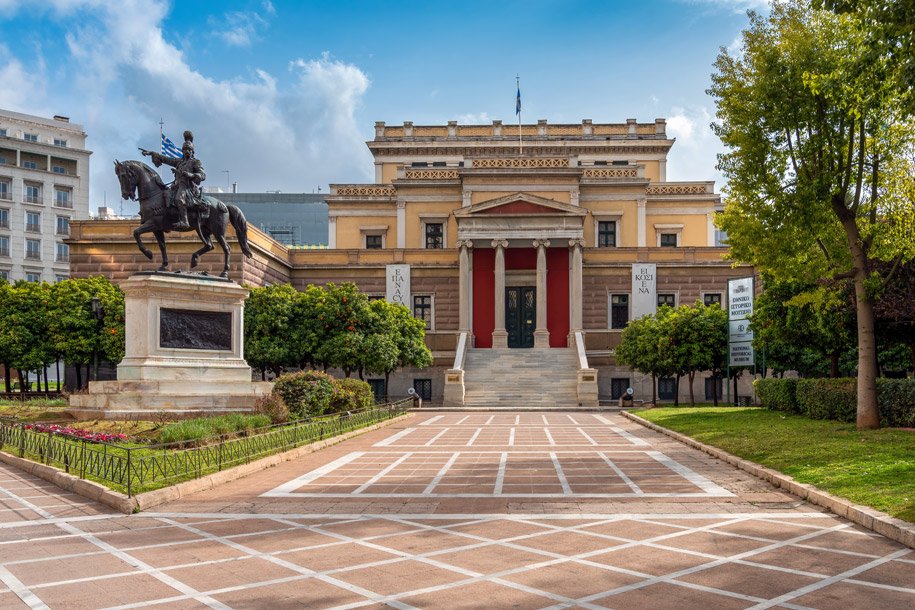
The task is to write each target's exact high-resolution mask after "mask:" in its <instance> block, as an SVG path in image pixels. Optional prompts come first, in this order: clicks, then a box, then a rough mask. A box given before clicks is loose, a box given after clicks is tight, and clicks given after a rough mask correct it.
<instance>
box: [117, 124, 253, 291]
mask: <svg viewBox="0 0 915 610" xmlns="http://www.w3.org/2000/svg"><path fill="white" fill-rule="evenodd" d="M140 152H141V153H142V154H143V156H148V157H152V162H153V163H154V164H155V165H156V167H160V166H162V165H163V164H165V165H169V166H171V168H172V173H174V175H175V180H174V182H171V183H170V184H169V185H166V184H165V183H163V182H162V179H161V178H160V177H159V174H158V173H157V172H156V170H154V169H153V168H151V167H149V166H148V165H146V164H145V163H142V162H140V161H115V162H114V171H115V173H116V174H117V176H118V181H119V182H120V183H121V197H122V198H124V199H132V200H135V201H139V202H140V221H141V224H140V226H139V227H138V228H137V229H136V230H135V231H134V232H133V237H134V239H136V240H137V246H138V247H139V248H140V252H142V253H143V254H144V255H146V258H148V259H150V260H152V257H153V255H152V252H150V251H149V249H148V248H147V247H146V246H144V245H143V241H142V240H141V239H140V236H141V235H143V234H144V233H152V234H153V235H154V236H155V237H156V242H157V243H158V244H159V250H160V251H161V252H162V265H161V266H160V267H159V269H158V270H159V271H167V270H168V255H167V254H166V252H165V233H168V232H170V231H179V232H184V231H191V230H193V231H196V232H197V236H198V237H199V238H200V241H202V242H203V247H202V248H200V249H199V250H197V251H196V252H194V254H193V255H192V256H191V268H193V267H196V266H197V262H198V259H199V258H200V255H202V254H205V253H207V252H209V251H210V250H212V249H213V247H214V246H213V241H212V240H211V239H210V236H211V235H212V236H213V237H215V238H216V241H217V242H219V245H220V246H222V251H223V252H224V253H225V265H224V266H223V269H222V273H220V274H219V277H229V253H230V252H231V250H230V249H229V244H228V243H226V228H227V227H228V225H229V223H230V222H231V223H232V227H233V228H234V229H235V235H236V236H237V237H238V245H239V246H241V251H242V252H243V253H244V254H245V256H247V257H248V258H251V250H250V249H249V248H248V223H247V222H246V221H245V215H244V214H242V212H241V210H240V209H238V208H237V207H236V206H234V205H226V204H225V203H223V202H222V201H219V200H218V199H216V198H215V197H211V196H209V195H203V194H201V193H200V189H199V186H200V183H201V182H202V181H203V180H205V179H206V174H205V173H204V172H203V166H202V165H201V163H200V160H199V159H197V158H196V157H194V134H192V133H191V132H190V131H185V132H184V145H183V146H182V147H181V153H182V155H181V158H178V159H175V158H172V157H168V156H166V155H162V154H159V153H157V152H152V151H149V150H144V149H142V148H141V149H140Z"/></svg>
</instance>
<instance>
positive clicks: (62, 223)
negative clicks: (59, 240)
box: [57, 216, 70, 235]
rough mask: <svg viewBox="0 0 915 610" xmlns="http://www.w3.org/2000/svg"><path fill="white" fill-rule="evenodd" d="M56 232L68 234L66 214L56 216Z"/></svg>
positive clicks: (68, 223) (68, 227)
mask: <svg viewBox="0 0 915 610" xmlns="http://www.w3.org/2000/svg"><path fill="white" fill-rule="evenodd" d="M57 234H58V235H69V234H70V219H69V218H67V217H66V216H58V217H57Z"/></svg>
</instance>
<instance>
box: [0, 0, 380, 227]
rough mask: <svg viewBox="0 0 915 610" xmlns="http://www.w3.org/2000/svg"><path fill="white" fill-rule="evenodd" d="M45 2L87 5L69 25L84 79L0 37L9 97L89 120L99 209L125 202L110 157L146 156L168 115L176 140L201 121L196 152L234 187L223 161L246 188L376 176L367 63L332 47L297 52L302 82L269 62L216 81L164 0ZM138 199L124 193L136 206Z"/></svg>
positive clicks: (21, 107)
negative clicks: (30, 61)
mask: <svg viewBox="0 0 915 610" xmlns="http://www.w3.org/2000/svg"><path fill="white" fill-rule="evenodd" d="M2 1H3V0H0V2H2ZM45 7H46V9H47V14H48V17H49V18H59V19H65V20H68V21H71V20H73V19H74V18H75V15H74V14H75V13H78V14H79V21H78V22H79V23H80V24H81V25H80V26H79V27H70V33H69V35H68V37H67V45H68V49H69V55H68V57H66V58H65V59H64V60H63V63H64V65H65V66H66V67H67V72H68V73H69V74H71V75H73V76H72V78H73V80H72V82H66V83H62V82H60V81H59V80H57V81H55V80H54V79H50V78H46V76H47V75H45V76H42V74H34V75H32V74H30V73H29V70H28V69H26V67H25V66H23V64H22V61H21V60H20V59H18V58H16V57H13V56H9V57H5V56H4V55H3V49H2V47H0V77H3V76H6V77H8V78H4V80H3V81H2V82H17V83H18V86H17V87H16V88H5V89H2V90H0V107H4V108H8V109H11V110H16V111H20V112H27V113H32V114H42V115H50V114H53V113H62V114H66V115H68V116H70V117H72V120H73V122H75V123H81V124H83V125H84V127H85V130H86V133H87V134H88V135H89V140H88V142H87V146H88V148H90V149H91V150H93V151H94V154H93V156H92V163H91V165H92V171H91V176H90V187H91V193H90V197H91V203H90V205H91V206H92V207H93V208H94V207H97V206H98V205H101V202H102V198H103V197H102V195H103V193H107V194H108V195H110V196H109V198H108V202H109V206H113V207H117V206H116V205H114V204H112V200H116V199H115V198H116V196H117V193H118V192H119V189H118V187H117V180H116V179H115V177H114V173H113V172H112V171H111V160H113V159H115V158H119V159H122V160H123V159H131V158H134V159H135V158H138V157H139V154H138V153H137V151H136V149H137V147H138V146H141V147H144V148H153V149H155V148H156V147H157V146H158V137H159V134H158V129H157V124H158V122H159V118H160V117H162V118H164V121H165V127H166V135H167V136H169V137H171V138H172V140H175V139H176V138H178V137H180V134H181V133H182V132H183V131H184V130H185V129H191V130H193V131H194V134H195V141H194V143H195V145H196V147H197V150H196V152H197V156H198V157H199V158H200V159H201V160H202V162H203V164H204V168H205V170H206V171H207V173H208V174H209V177H210V178H209V180H208V181H207V182H206V183H205V185H206V184H209V185H212V186H217V185H218V186H223V182H222V181H221V173H220V172H222V171H224V170H228V171H229V172H230V174H231V177H232V179H233V180H237V181H238V182H239V189H240V190H241V191H264V190H268V189H280V190H283V191H285V192H311V191H312V190H313V189H314V188H315V187H317V186H326V184H327V183H328V182H354V181H371V180H372V171H371V170H372V163H371V157H370V155H369V153H368V150H367V149H366V147H365V144H364V137H363V135H362V133H361V132H360V129H359V127H360V126H359V125H357V123H356V119H355V112H356V110H357V109H358V108H359V106H360V104H361V101H362V97H363V96H364V95H365V92H366V91H367V89H368V87H369V80H368V78H367V77H366V76H365V74H364V73H363V72H362V71H361V70H360V69H359V68H358V67H357V66H355V65H352V64H347V63H344V62H342V61H340V60H337V59H334V58H332V57H331V56H330V55H329V54H327V53H325V54H324V55H322V57H320V58H318V59H297V60H295V61H294V62H292V63H291V65H290V68H291V69H292V70H293V71H294V73H295V75H296V77H297V78H296V79H294V80H293V82H292V83H291V84H281V82H280V80H279V79H277V78H275V77H274V76H273V75H271V74H269V73H267V72H265V71H263V70H254V71H253V72H251V73H244V74H238V75H236V76H235V77H233V78H231V79H226V80H216V79H214V78H212V77H209V76H207V75H205V74H202V73H201V72H200V71H198V70H195V69H194V68H193V67H192V66H191V65H190V63H189V61H188V59H187V57H186V56H185V54H184V53H183V52H182V51H181V50H180V49H179V48H177V47H175V46H174V45H173V44H171V43H170V42H168V41H166V40H165V38H164V37H163V32H162V22H163V20H164V18H165V17H166V16H167V12H168V11H167V5H166V4H165V3H164V2H159V1H156V0H121V1H120V2H117V3H114V2H103V1H102V0H83V1H79V0H48V4H47V5H45ZM52 85H53V86H52ZM36 101H37V103H36ZM128 206H132V207H128ZM135 206H136V204H133V203H131V204H125V212H131V211H133V210H135V209H136V207H135Z"/></svg>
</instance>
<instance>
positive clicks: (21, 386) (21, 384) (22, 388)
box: [16, 369, 25, 394]
mask: <svg viewBox="0 0 915 610" xmlns="http://www.w3.org/2000/svg"><path fill="white" fill-rule="evenodd" d="M16 373H18V374H19V393H20V394H22V393H23V392H25V380H23V378H22V369H16Z"/></svg>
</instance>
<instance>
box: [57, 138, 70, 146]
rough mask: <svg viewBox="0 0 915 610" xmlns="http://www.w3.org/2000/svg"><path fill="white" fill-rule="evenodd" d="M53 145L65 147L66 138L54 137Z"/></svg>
mask: <svg viewBox="0 0 915 610" xmlns="http://www.w3.org/2000/svg"><path fill="white" fill-rule="evenodd" d="M54 146H63V147H64V148H66V147H67V141H66V140H59V139H57V138H54Z"/></svg>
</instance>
